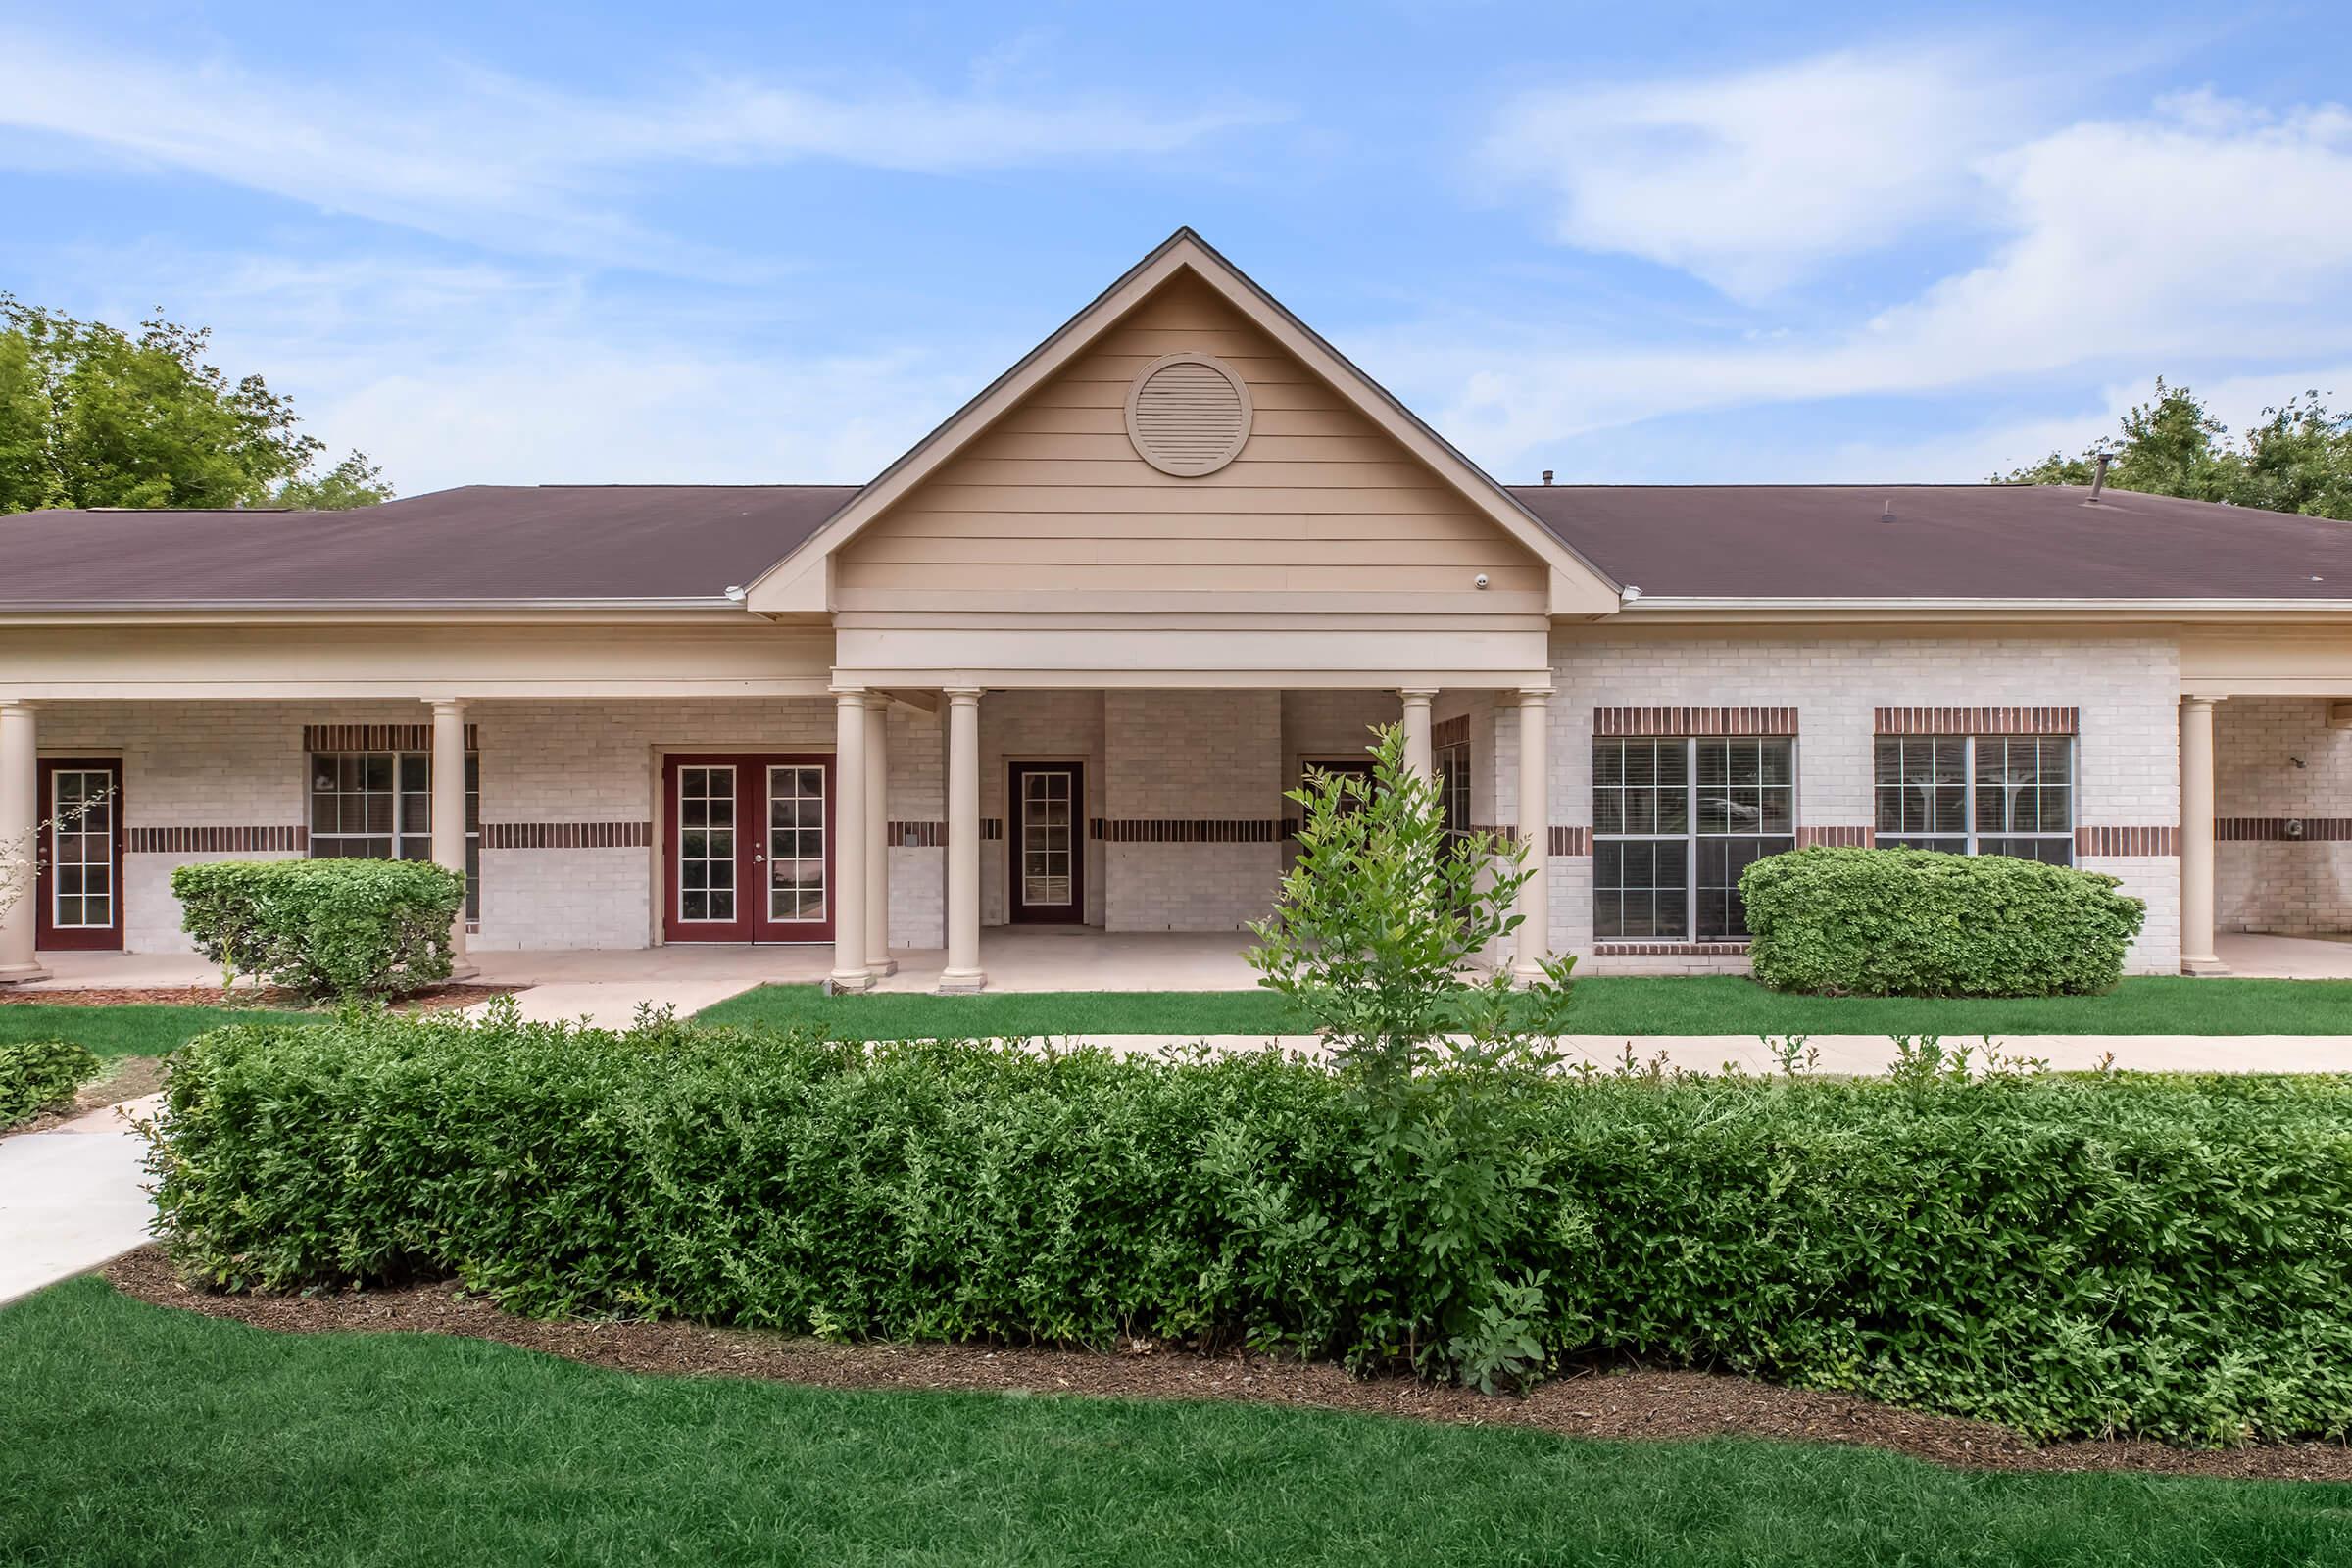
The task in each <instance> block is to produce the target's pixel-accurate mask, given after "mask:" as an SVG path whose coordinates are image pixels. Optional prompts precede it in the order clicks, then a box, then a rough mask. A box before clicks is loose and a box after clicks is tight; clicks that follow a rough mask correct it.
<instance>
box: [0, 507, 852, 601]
mask: <svg viewBox="0 0 2352 1568" xmlns="http://www.w3.org/2000/svg"><path fill="white" fill-rule="evenodd" d="M857 489H858V487H857V486H855V485H661V484H630V485H486V484H477V485H465V486H462V487H460V488H458V489H455V490H436V491H434V492H432V493H431V494H429V495H420V496H412V497H409V498H407V499H405V500H400V501H390V502H386V503H385V504H384V505H382V506H380V507H366V508H362V509H360V510H358V511H354V512H33V513H25V514H24V515H19V516H14V517H0V609H6V608H8V607H10V606H12V605H14V606H27V607H28V606H33V605H42V606H51V605H54V606H74V605H148V604H154V605H172V604H192V603H193V604H247V603H253V604H288V605H291V604H301V603H314V602H319V601H331V602H346V601H358V602H365V603H378V604H388V603H399V602H404V601H409V602H414V601H468V600H472V601H506V600H517V599H545V600H551V601H557V602H564V601H606V600H675V599H711V600H716V599H718V598H719V597H720V596H721V595H722V594H724V593H725V591H726V590H727V589H728V588H730V587H734V586H737V585H740V584H743V583H748V582H750V581H751V580H752V579H753V578H754V577H756V576H758V575H759V574H760V571H761V569H763V568H764V567H766V566H767V565H769V564H772V563H773V562H775V561H776V560H777V559H778V558H779V557H781V556H784V555H786V554H788V553H790V552H791V550H792V549H793V547H795V546H796V545H798V544H799V543H800V542H801V541H802V540H804V539H806V538H808V537H809V535H810V534H811V533H814V532H815V531H816V528H817V526H818V524H820V523H822V522H823V521H824V520H825V518H827V517H829V516H831V515H833V513H834V511H835V509H837V508H838V507H840V505H841V504H842V503H843V502H844V501H847V500H848V499H849V498H850V497H851V496H853V495H855V494H857Z"/></svg>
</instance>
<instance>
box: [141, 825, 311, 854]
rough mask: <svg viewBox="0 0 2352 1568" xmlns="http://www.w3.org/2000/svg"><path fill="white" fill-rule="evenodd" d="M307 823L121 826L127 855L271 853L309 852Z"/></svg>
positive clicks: (309, 836)
mask: <svg viewBox="0 0 2352 1568" xmlns="http://www.w3.org/2000/svg"><path fill="white" fill-rule="evenodd" d="M310 847H311V830H310V829H309V828H307V827H132V828H124V829H123V853H124V854H126V855H272V854H280V853H285V852H289V851H290V852H292V853H293V854H296V855H302V854H306V853H308V851H309V850H310Z"/></svg>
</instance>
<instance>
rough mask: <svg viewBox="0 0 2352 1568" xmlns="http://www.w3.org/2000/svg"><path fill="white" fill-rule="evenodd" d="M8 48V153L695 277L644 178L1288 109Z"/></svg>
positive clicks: (984, 157) (1211, 131) (1001, 163)
mask: <svg viewBox="0 0 2352 1568" xmlns="http://www.w3.org/2000/svg"><path fill="white" fill-rule="evenodd" d="M0 60H6V61H7V62H8V63H9V64H8V82H9V86H8V91H7V92H5V93H0V131H4V130H9V129H13V130H14V131H15V132H17V135H16V136H15V137H14V138H10V137H8V136H5V135H0V163H13V164H16V165H18V166H20V167H28V168H52V167H55V166H56V165H57V164H58V163H59V161H60V160H61V158H63V157H66V156H68V155H69V154H71V153H72V152H73V151H76V150H78V151H81V152H84V153H94V154H103V155H105V156H107V157H109V158H111V159H112V160H114V161H115V162H117V163H118V164H121V165H126V166H130V167H153V168H164V169H172V170H175V171H186V172H194V173H198V174H202V175H206V176H209V177H211V178H215V179H220V180H224V181H227V182H230V183H233V184H237V185H241V186H246V187H249V188H252V189H256V190H261V191H266V192H270V193H271V194H274V195H278V196H283V197H288V198H291V199H293V200H296V201H300V202H305V203H309V204H311V205H314V206H317V207H319V208H323V209H327V210H330V211H337V212H348V213H354V214H358V215H360V216H363V217H366V218H369V219H373V220H377V221H383V222H388V223H394V224H399V225H403V226H406V227H411V228H415V229H418V230H420V231H423V232H428V233H432V234H436V235H441V236H445V237H453V238H464V239H470V240H476V241H481V242H485V243H489V244H492V245H496V246H503V247H506V248H510V249H515V250H523V251H531V252H539V253H552V254H557V255H564V256H570V257H576V258H579V259H583V260H588V261H593V262H598V263H604V264H627V265H632V266H638V267H656V268H669V269H672V270H689V271H712V270H726V263H725V262H724V261H723V259H722V258H719V257H716V256H714V255H711V254H708V253H702V252H698V251H697V250H695V249H694V248H693V247H690V246H686V245H683V244H679V243H676V242H672V241H669V240H666V239H663V238H662V237H660V236H658V235H655V234H653V233H650V232H648V231H647V229H646V228H645V227H644V226H642V225H641V224H639V223H638V222H637V221H634V220H633V219H632V218H630V217H629V216H628V214H627V198H628V197H629V196H630V195H631V194H632V189H631V187H632V182H633V181H634V180H637V179H644V178H650V177H651V176H652V175H653V174H654V173H656V172H659V171H661V170H662V169H664V168H675V167H680V166H688V165H722V166H740V167H768V166H778V165H785V164H791V163H797V162H803V161H809V160H828V161H836V162H841V163H848V164H855V165H861V166H864V167H868V168H875V169H887V170H896V171H905V172H931V173H956V172H971V171H975V170H984V169H998V168H1005V167H1011V166H1023V165H1072V164H1084V163H1091V162H1102V161H1105V160H1112V159H1119V158H1134V157H1150V156H1157V155H1163V154H1168V153H1173V152H1176V151H1178V150H1180V149H1183V148H1186V147H1188V146H1191V145H1193V144H1195V143H1197V142H1200V141H1201V140H1203V139H1206V138H1208V137H1212V136H1214V135H1216V134H1217V133H1219V132H1221V131H1224V130H1226V129H1229V128H1232V127H1235V126H1238V125H1242V124H1246V123H1262V122H1263V121H1265V120H1267V119H1269V118H1273V116H1274V112H1273V111H1270V110H1268V109H1266V108H1263V107H1260V106H1253V105H1250V104H1244V103H1239V102H1232V103H1226V104H1221V105H1212V106H1210V107H1201V106H1198V105H1196V106H1194V107H1189V108H1187V109H1185V110H1183V111H1181V112H1170V113H1162V112H1159V111H1157V110H1155V109H1154V108H1152V106H1150V105H1146V104H1140V103H1133V102H1128V101H1126V100H1124V99H1121V98H1119V97H1116V96H1115V95H1109V94H1103V93H1100V92H1092V93H1090V92H1083V91H1081V92H1056V93H1052V94H1047V93H1044V92H1034V93H1032V95H1031V96H1028V97H1021V98H1016V97H1006V96H999V95H996V94H994V93H992V92H989V91H986V90H979V89H976V90H974V91H972V92H967V93H962V94H947V93H941V92H937V91H934V90H932V89H930V88H927V87H924V86H920V85H917V84H913V83H909V82H904V81H892V80H888V79H881V80H876V81H874V82H873V83H871V84H870V85H867V86H863V87H860V88H859V89H858V91H856V92H850V93H825V92H819V91H815V90H811V89H808V88H805V87H800V86H795V85H790V84H784V83H778V82H773V81H765V80H760V79H757V78H753V77H748V76H744V75H740V74H728V75H705V76H701V77H697V78H694V79H691V80H684V81H678V82H675V83H673V84H671V85H670V86H668V87H667V88H666V89H665V90H663V91H662V92H660V93H658V94H649V95H647V96H645V97H642V98H636V99H613V98H595V97H590V96H586V95H582V94H576V93H571V92H567V91H564V90H560V89H558V88H555V87H552V86H548V85H545V84H542V83H538V82H533V81H528V80H524V79H521V78H518V77H515V76H511V75H507V74H503V73H496V72H491V71H487V70H483V69H480V68H478V67H472V66H467V65H465V64H463V63H460V64H454V65H452V64H448V63H436V64H435V65H434V67H433V69H431V70H430V71H429V72H425V73H414V72H413V73H410V74H408V75H405V76H402V77H399V78H396V79H395V78H387V79H384V80H372V81H371V80H352V81H341V82H336V83H334V84H332V85H331V86H330V85H327V84H323V83H319V82H317V81H313V80H309V79H305V78H299V77H291V76H273V75H269V74H265V73H259V72H255V71H251V70H248V69H246V68H244V67H242V66H240V65H238V64H236V63H235V62H234V61H231V60H228V59H225V58H219V57H216V58H211V59H204V60H199V61H196V62H194V63H185V62H181V61H177V60H164V59H160V58H142V57H139V56H135V55H131V54H127V53H123V52H121V51H117V50H114V49H110V48H104V47H99V46H93V45H88V44H84V43H81V42H79V41H75V40H71V39H66V38H62V37H53V36H49V35H46V34H42V33H38V32H34V31H32V30H30V29H27V28H23V27H9V26H6V25H0ZM993 70H994V68H993V67H986V68H985V69H983V70H982V71H981V72H980V73H979V75H980V78H981V80H982V81H983V82H986V81H988V80H990V79H992V74H991V73H992V72H993Z"/></svg>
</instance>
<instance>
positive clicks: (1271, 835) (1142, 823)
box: [1090, 816, 1298, 844]
mask: <svg viewBox="0 0 2352 1568" xmlns="http://www.w3.org/2000/svg"><path fill="white" fill-rule="evenodd" d="M1090 825H1091V826H1093V827H1096V828H1100V829H1101V831H1100V832H1097V833H1095V834H1094V837H1096V838H1099V839H1107V840H1108V841H1109V842H1111V843H1113V844H1275V843H1279V842H1280V841H1281V840H1283V839H1285V838H1288V837H1289V836H1290V835H1291V834H1293V833H1295V832H1297V831H1298V823H1297V822H1296V821H1292V820H1286V819H1285V818H1282V817H1278V816H1277V817H1264V818H1256V819H1243V820H1237V821H1227V820H1224V819H1223V818H1194V819H1191V820H1186V821H1165V820H1160V819H1158V818H1152V817H1122V818H1111V819H1105V818H1103V817H1096V818H1095V819H1094V821H1093V823H1092V824H1090Z"/></svg>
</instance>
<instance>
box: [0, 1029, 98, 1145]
mask: <svg viewBox="0 0 2352 1568" xmlns="http://www.w3.org/2000/svg"><path fill="white" fill-rule="evenodd" d="M97 1076H98V1058H97V1057H96V1056H93V1055H91V1054H90V1053H89V1048H88V1047H86V1046H80V1045H76V1044H74V1043H73V1041H71V1040H17V1041H0V1127H7V1126H11V1125H13V1124H15V1123H17V1122H21V1121H23V1120H25V1118H26V1117H27V1116H36V1115H38V1114H40V1113H41V1112H42V1111H44V1110H51V1109H54V1108H56V1107H57V1106H60V1105H64V1104H69V1103H72V1101H73V1091H74V1090H76V1089H78V1088H80V1087H81V1086H82V1085H83V1084H85V1083H87V1082H88V1081H89V1080H90V1079H92V1078H95V1077H97Z"/></svg>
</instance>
